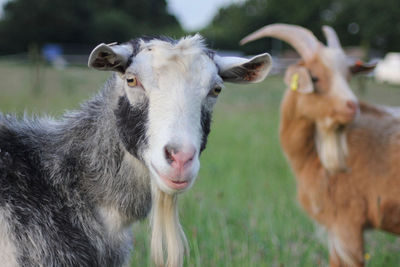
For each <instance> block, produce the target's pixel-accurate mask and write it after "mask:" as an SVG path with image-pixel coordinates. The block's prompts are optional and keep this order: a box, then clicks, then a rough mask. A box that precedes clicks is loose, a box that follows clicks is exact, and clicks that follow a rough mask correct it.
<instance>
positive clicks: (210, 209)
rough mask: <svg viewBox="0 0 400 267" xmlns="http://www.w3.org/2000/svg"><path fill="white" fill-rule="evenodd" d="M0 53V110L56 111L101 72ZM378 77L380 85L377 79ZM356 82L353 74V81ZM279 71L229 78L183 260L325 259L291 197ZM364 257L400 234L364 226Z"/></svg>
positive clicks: (385, 97)
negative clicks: (243, 80) (235, 81)
mask: <svg viewBox="0 0 400 267" xmlns="http://www.w3.org/2000/svg"><path fill="white" fill-rule="evenodd" d="M35 73H36V69H35V68H34V67H32V66H27V65H21V64H18V63H12V62H0V110H1V111H2V112H16V113H22V112H24V111H26V112H27V113H28V114H31V113H36V114H43V113H44V112H46V113H50V114H52V115H54V116H59V115H60V114H61V113H62V111H63V110H65V109H74V108H77V107H78V106H79V103H80V102H82V101H83V100H84V99H86V98H87V97H89V96H90V95H92V94H93V93H94V92H95V91H97V90H98V89H99V88H100V87H101V85H102V84H103V82H104V81H105V80H106V79H107V77H108V76H109V74H108V73H104V72H96V71H93V70H88V69H87V68H78V67H74V68H68V69H66V70H63V71H58V70H54V69H52V68H48V67H43V68H41V69H40V72H39V73H40V75H39V76H40V78H41V82H40V86H41V89H40V90H38V89H37V88H36V89H34V87H35V81H36V78H35V77H36V74H35ZM380 86H381V85H380ZM356 87H357V82H355V84H354V88H356ZM367 87H368V88H367V93H366V95H364V96H361V98H363V99H368V100H372V101H373V102H375V103H381V104H392V105H396V104H397V105H400V88H399V87H394V86H387V85H385V86H381V89H379V90H378V89H374V88H376V84H375V83H373V82H372V81H368V83H367ZM283 89H284V85H283V83H282V78H281V77H280V76H273V77H270V78H268V79H267V80H266V81H265V82H263V83H261V84H259V85H251V86H245V87H242V86H241V87H238V86H233V85H230V84H227V86H226V88H225V89H224V90H223V93H222V94H221V96H220V98H219V100H218V103H217V106H216V109H215V112H214V118H213V121H214V123H213V125H212V131H211V135H210V138H209V143H208V146H207V149H206V150H205V152H204V153H203V155H202V158H201V164H202V167H201V170H200V174H199V177H198V180H197V182H196V184H195V185H194V187H193V188H192V189H191V190H190V191H189V192H187V193H186V194H184V195H182V196H180V217H181V221H182V224H183V227H184V229H185V232H186V234H187V236H188V239H189V243H190V250H191V251H190V254H191V257H190V258H189V259H188V260H187V261H186V263H185V266H238V267H239V266H326V265H327V263H328V252H327V249H326V247H325V244H326V240H325V237H324V235H323V234H322V232H321V231H320V230H318V229H319V228H318V227H315V225H314V224H313V222H312V221H311V220H310V219H309V218H308V217H307V216H306V215H305V213H304V212H303V211H302V209H301V208H300V206H299V205H298V204H297V202H296V184H295V179H294V178H293V175H292V173H291V171H290V169H289V168H288V165H287V164H286V161H285V159H284V156H283V154H282V152H281V150H280V146H279V140H278V124H279V103H280V100H281V97H282V93H283ZM133 228H134V236H135V251H134V253H133V256H132V266H138V267H139V266H140V267H142V266H150V260H149V250H148V247H149V229H148V222H147V220H146V221H143V222H140V223H137V224H135V226H134V227H133ZM366 241H367V242H366V243H367V247H366V251H367V252H368V254H369V255H370V259H369V260H368V261H367V266H399V265H400V253H399V252H400V238H398V237H395V236H393V235H390V234H386V233H383V232H378V231H373V232H369V233H367V234H366Z"/></svg>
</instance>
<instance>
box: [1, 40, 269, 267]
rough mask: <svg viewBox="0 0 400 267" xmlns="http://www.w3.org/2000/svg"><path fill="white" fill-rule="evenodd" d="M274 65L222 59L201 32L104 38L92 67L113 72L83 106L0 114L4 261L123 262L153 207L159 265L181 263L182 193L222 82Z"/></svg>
mask: <svg viewBox="0 0 400 267" xmlns="http://www.w3.org/2000/svg"><path fill="white" fill-rule="evenodd" d="M270 65H271V59H270V56H269V55H268V54H262V55H259V56H256V57H253V58H252V59H250V60H247V59H243V58H236V57H219V56H217V55H216V54H215V53H214V52H213V51H211V50H209V49H207V48H206V47H205V45H204V44H203V40H202V38H201V36H199V35H195V36H193V37H187V38H182V39H180V40H172V39H168V38H147V37H146V38H138V39H134V40H132V41H130V42H127V43H123V44H109V45H106V44H100V45H99V46H97V47H96V48H95V49H94V50H93V51H92V53H91V55H90V57H89V66H90V67H93V68H95V69H99V70H110V71H115V72H116V74H114V75H113V76H112V78H110V79H109V80H108V82H107V83H106V85H105V86H104V88H103V89H102V90H101V92H100V93H99V94H97V95H96V96H95V97H94V98H92V99H91V100H89V101H87V102H86V103H84V104H83V105H82V107H81V109H80V110H78V111H75V112H69V113H67V114H65V115H64V116H63V118H62V119H61V120H59V121H55V120H52V119H49V118H34V119H29V118H24V119H18V118H16V117H15V116H11V115H1V114H0V263H1V266H121V265H124V264H127V260H128V259H129V257H128V256H129V251H130V249H131V231H130V226H131V224H132V223H133V222H135V221H137V220H140V219H143V218H145V217H146V216H147V215H148V214H149V212H150V210H151V215H152V216H151V224H152V240H151V247H152V257H153V259H154V260H155V263H156V265H158V266H161V265H164V264H165V265H167V266H181V265H182V264H183V254H184V252H185V249H186V250H187V245H186V239H185V235H184V233H183V231H182V228H181V226H180V223H179V218H178V212H177V207H176V204H177V193H180V192H182V191H185V190H187V189H188V188H189V187H191V186H192V184H193V183H194V180H195V179H196V176H197V173H198V170H199V166H200V163H199V156H200V153H201V151H202V150H203V149H204V148H205V147H206V142H207V136H208V134H209V132H210V121H211V112H212V109H213V106H214V104H215V102H216V99H217V95H218V94H219V92H220V91H221V87H222V83H223V81H229V82H238V83H247V82H258V81H262V80H263V79H264V78H265V76H266V75H267V73H268V71H269V69H270ZM165 256H166V258H165ZM165 260H167V261H166V262H165Z"/></svg>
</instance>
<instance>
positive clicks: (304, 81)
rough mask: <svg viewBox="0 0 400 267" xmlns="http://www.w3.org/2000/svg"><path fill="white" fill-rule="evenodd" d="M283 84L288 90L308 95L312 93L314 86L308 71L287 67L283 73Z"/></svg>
mask: <svg viewBox="0 0 400 267" xmlns="http://www.w3.org/2000/svg"><path fill="white" fill-rule="evenodd" d="M285 84H286V85H287V86H288V87H289V89H290V90H293V91H296V92H299V93H302V94H310V93H312V92H314V85H313V83H312V80H311V76H310V73H309V71H308V70H307V69H306V68H305V67H303V66H298V65H295V66H289V68H288V69H287V70H286V73H285Z"/></svg>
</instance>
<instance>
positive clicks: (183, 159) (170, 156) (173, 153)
mask: <svg viewBox="0 0 400 267" xmlns="http://www.w3.org/2000/svg"><path fill="white" fill-rule="evenodd" d="M164 155H165V159H166V160H167V162H168V164H169V165H171V166H172V167H179V168H181V167H184V166H186V165H189V164H190V163H191V162H192V161H193V159H194V157H195V155H196V149H195V148H194V147H192V146H188V147H182V148H181V149H177V147H176V146H170V145H167V146H165V147H164Z"/></svg>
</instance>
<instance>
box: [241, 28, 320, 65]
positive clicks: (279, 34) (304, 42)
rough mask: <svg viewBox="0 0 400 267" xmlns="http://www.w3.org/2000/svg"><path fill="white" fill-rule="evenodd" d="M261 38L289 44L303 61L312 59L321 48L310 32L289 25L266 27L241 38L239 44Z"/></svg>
mask: <svg viewBox="0 0 400 267" xmlns="http://www.w3.org/2000/svg"><path fill="white" fill-rule="evenodd" d="M262 37H274V38H277V39H280V40H283V41H285V42H287V43H289V44H290V45H291V46H293V47H294V49H296V51H297V52H298V53H299V54H300V56H301V57H302V58H303V59H304V60H305V61H308V60H310V59H312V58H313V57H314V55H315V53H316V52H317V51H318V49H319V48H320V47H321V46H322V44H321V43H320V42H319V41H318V40H317V38H315V36H314V34H312V32H310V31H309V30H307V29H305V28H303V27H300V26H296V25H289V24H271V25H267V26H265V27H263V28H261V29H259V30H258V31H255V32H253V33H252V34H250V35H248V36H246V37H245V38H243V39H242V40H241V41H240V44H241V45H243V44H245V43H248V42H251V41H254V40H256V39H260V38H262Z"/></svg>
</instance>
